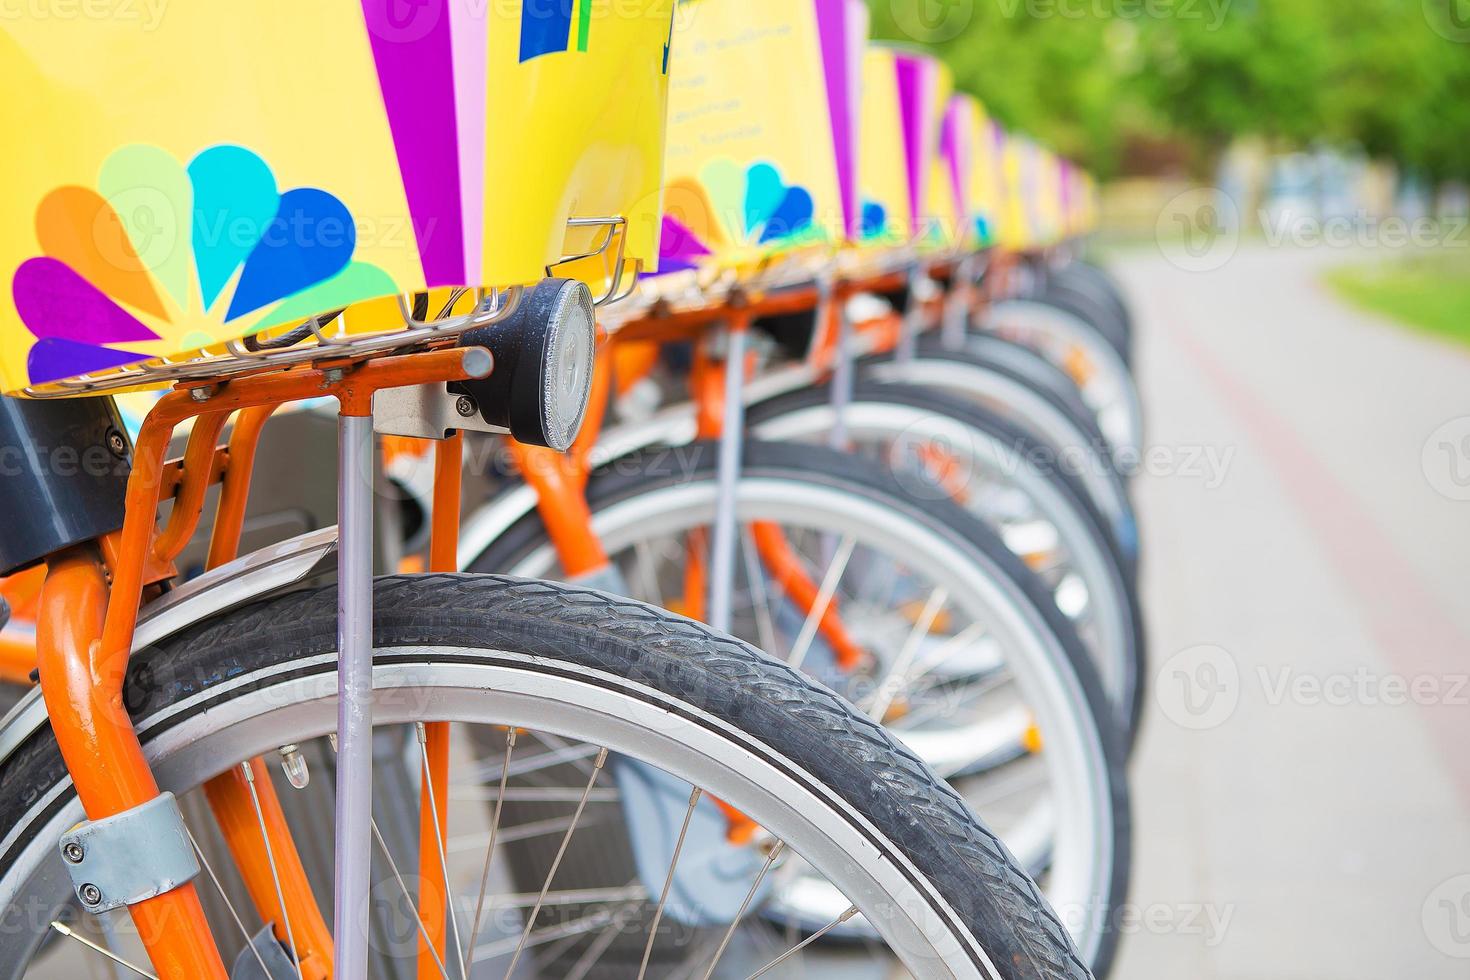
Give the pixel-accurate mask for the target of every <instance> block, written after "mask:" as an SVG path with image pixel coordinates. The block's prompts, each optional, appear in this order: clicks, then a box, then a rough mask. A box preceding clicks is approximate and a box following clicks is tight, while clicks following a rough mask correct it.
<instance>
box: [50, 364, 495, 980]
mask: <svg viewBox="0 0 1470 980" xmlns="http://www.w3.org/2000/svg"><path fill="white" fill-rule="evenodd" d="M470 356H471V352H467V351H463V350H450V349H446V350H438V351H432V352H427V353H422V354H413V355H407V356H400V357H386V358H382V359H380V360H376V361H370V362H366V363H362V364H360V365H350V364H345V365H342V366H341V367H336V368H334V369H331V370H329V369H327V368H325V367H319V368H313V369H298V370H292V371H285V372H281V373H279V374H275V375H263V376H260V377H256V378H245V379H240V380H236V381H232V382H229V383H228V384H226V385H223V386H222V388H221V390H220V391H219V392H218V393H215V392H209V393H207V394H206V396H205V397H204V398H203V399H202V402H203V403H202V404H199V403H197V402H196V399H195V398H194V397H193V393H191V392H189V391H183V390H180V391H175V392H172V393H170V394H168V395H165V396H164V397H163V398H162V399H161V400H160V401H159V402H158V404H157V405H155V406H154V408H153V411H152V412H150V413H149V415H148V418H147V419H146V420H145V421H144V423H143V428H142V432H141V433H140V434H139V437H138V443H137V446H136V447H135V450H134V463H133V471H132V474H131V476H130V477H129V478H128V489H127V507H126V515H127V516H126V518H125V522H124V525H123V529H122V531H121V533H120V534H118V535H114V536H110V537H109V539H105V540H104V541H102V542H101V543H102V545H103V551H104V552H105V553H106V554H107V555H108V558H109V561H108V562H107V566H108V567H104V564H103V561H102V560H101V559H100V558H99V557H98V555H97V554H96V553H95V552H93V551H92V550H91V549H89V548H86V547H81V548H75V549H72V550H70V551H68V552H66V553H63V554H61V555H57V556H53V557H52V559H51V561H50V568H49V571H48V575H47V579H46V584H45V586H44V588H43V590H42V597H41V604H40V608H39V613H38V622H37V638H36V646H37V662H38V665H39V668H40V676H41V693H42V696H43V697H44V699H45V703H46V711H47V715H48V717H49V718H50V722H51V727H52V731H53V732H54V733H55V737H56V740H57V744H58V746H59V747H60V750H61V755H62V759H63V760H64V761H65V763H66V766H67V770H68V771H69V773H70V774H71V777H72V781H73V784H74V785H75V786H76V791H77V797H78V798H79V799H80V801H81V803H82V806H83V809H84V810H85V811H86V813H87V816H88V817H89V818H90V819H92V820H100V819H103V818H106V817H110V816H114V815H116V814H119V813H123V812H125V811H128V810H131V809H134V808H136V807H139V806H142V805H143V804H145V803H148V802H149V801H151V800H153V799H155V798H156V797H157V796H158V792H159V791H158V784H157V782H156V781H155V780H154V778H153V773H152V771H151V770H150V769H149V767H148V763H147V760H146V759H145V758H144V756H143V750H142V746H141V745H140V744H139V742H138V736H137V733H136V732H134V730H133V727H132V721H131V719H130V718H129V717H128V713H127V711H126V709H125V707H124V704H123V682H124V678H125V675H126V671H127V665H128V658H129V655H130V653H131V650H132V644H133V631H134V628H135V627H136V625H137V620H138V610H139V607H140V604H141V601H142V598H143V589H144V586H145V585H148V584H150V583H152V582H156V581H161V580H163V579H165V578H167V577H169V566H170V564H171V562H172V560H173V559H174V558H176V557H177V555H178V550H179V549H181V548H182V547H183V545H184V544H185V543H186V542H187V541H188V539H189V537H190V536H191V535H192V533H193V529H194V527H195V526H196V525H197V521H198V518H199V505H198V504H196V501H202V499H203V493H204V489H205V488H207V486H208V484H209V483H210V482H211V480H212V479H213V477H214V475H215V474H216V465H217V463H218V461H219V453H218V452H217V449H216V447H215V445H214V443H215V441H216V440H217V438H218V433H219V430H220V427H221V426H222V424H223V420H224V419H225V418H227V417H228V415H229V414H230V413H231V412H234V411H237V410H241V409H253V408H259V407H263V406H265V405H275V404H281V403H283V402H286V401H296V400H300V399H305V398H314V397H321V396H329V397H335V398H337V399H338V400H339V401H340V402H341V403H342V406H343V411H344V412H350V413H352V414H356V415H363V414H366V413H370V412H371V398H372V394H373V392H375V391H377V390H379V389H381V388H387V387H399V386H408V385H417V384H428V383H431V382H442V381H459V380H465V379H466V378H467V377H468V376H469V375H468V374H467V369H466V365H467V364H468V363H469V362H468V360H467V358H468V357H470ZM195 416H202V417H201V418H200V420H199V423H198V425H196V429H195V432H194V433H193V434H192V435H191V438H190V446H189V448H188V450H186V454H185V460H186V466H185V468H184V470H183V472H182V473H178V474H174V473H172V472H171V471H170V470H169V468H168V467H166V466H165V465H164V456H165V453H166V452H167V450H168V443H169V439H170V438H171V436H172V433H173V430H174V427H175V426H176V425H177V424H178V423H179V422H182V421H183V420H185V419H187V418H191V417H195ZM175 475H176V476H177V477H178V479H177V482H176V483H175V484H172V485H173V486H176V503H175V507H174V510H173V511H172V513H171V514H170V518H169V521H168V524H167V525H166V526H165V527H164V529H163V530H162V532H157V529H156V524H157V511H158V505H159V502H160V495H161V492H162V490H163V488H164V486H165V481H166V479H171V478H172V477H173V476H175ZM109 568H110V571H111V573H112V580H111V589H110V591H109V589H108V580H107V572H108V570H109ZM265 785H268V784H265ZM257 788H258V789H260V788H263V786H261V785H258V786H257ZM252 810H253V807H252ZM130 912H131V914H132V917H133V921H134V923H135V925H136V926H137V928H138V935H139V938H140V939H141V940H142V942H143V945H144V947H145V949H146V950H147V953H148V956H149V959H150V961H151V962H152V963H153V965H154V967H155V968H156V969H157V971H158V974H159V976H160V977H161V978H162V980H201V978H214V980H225V978H226V977H227V974H226V971H225V967H224V964H223V962H222V961H221V959H220V955H219V951H218V950H217V949H216V947H215V945H214V940H213V937H212V936H211V934H210V930H209V924H208V922H207V921H206V920H205V917H204V911H203V908H202V907H201V905H200V902H199V896H198V893H197V892H196V891H195V889H194V887H193V885H185V886H183V887H180V888H176V889H174V890H172V891H170V892H167V893H165V894H163V895H159V896H158V897H156V898H152V899H148V900H147V901H144V902H140V903H138V904H136V905H133V906H131V907H130ZM293 925H294V922H293ZM328 948H330V946H329V947H328ZM353 980H356V978H353Z"/></svg>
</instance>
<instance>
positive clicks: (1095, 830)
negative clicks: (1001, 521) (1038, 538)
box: [505, 447, 1127, 962]
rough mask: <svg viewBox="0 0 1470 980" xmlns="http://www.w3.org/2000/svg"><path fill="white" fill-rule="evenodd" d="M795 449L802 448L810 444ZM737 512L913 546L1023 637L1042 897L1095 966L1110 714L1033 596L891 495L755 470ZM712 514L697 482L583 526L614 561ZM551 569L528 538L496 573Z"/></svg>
mask: <svg viewBox="0 0 1470 980" xmlns="http://www.w3.org/2000/svg"><path fill="white" fill-rule="evenodd" d="M800 448H801V449H802V451H803V452H810V447H800ZM594 496H595V494H594ZM738 511H739V519H740V520H741V522H742V523H743V522H748V521H750V520H771V521H775V522H778V523H782V522H792V523H802V522H807V521H810V524H809V525H808V526H810V527H812V528H813V529H826V530H829V531H831V532H832V533H839V534H840V533H842V532H843V531H844V529H863V531H864V533H865V535H868V536H867V537H866V540H868V541H872V542H875V543H877V544H881V545H883V546H885V547H887V548H888V549H890V552H902V551H914V550H915V549H921V550H922V551H923V553H924V554H926V555H927V556H928V559H927V561H926V565H927V566H939V567H945V568H947V569H949V570H951V573H953V574H954V575H955V576H956V580H957V582H963V583H965V584H964V585H963V586H960V587H959V588H958V589H957V590H956V591H957V594H963V595H965V596H966V597H967V602H971V603H976V604H977V605H976V606H972V607H971V608H977V609H978V608H979V605H978V604H979V603H983V604H984V608H985V610H986V612H987V614H991V613H993V614H994V615H995V616H996V617H997V620H1004V621H1007V622H1008V624H1009V630H1010V631H1011V633H1012V634H1013V635H1015V636H1026V637H1029V638H1030V639H1028V640H1027V641H1026V642H1025V643H1017V644H1016V645H1015V646H1013V647H1012V648H1011V649H1012V650H1013V651H1017V655H1016V657H1015V660H1014V663H1013V664H1012V666H1013V668H1015V669H1017V673H1018V675H1023V676H1021V677H1020V678H1019V681H1018V682H1019V683H1020V686H1021V687H1022V689H1023V690H1024V691H1025V692H1026V697H1027V700H1028V704H1029V705H1030V706H1032V707H1033V709H1034V708H1035V706H1036V705H1037V704H1044V705H1046V706H1047V707H1046V709H1045V711H1044V713H1043V712H1038V719H1037V720H1038V726H1039V727H1040V728H1041V730H1042V735H1043V738H1044V740H1045V742H1046V745H1047V747H1048V748H1047V751H1046V753H1044V755H1045V756H1046V757H1047V765H1048V766H1055V767H1057V768H1058V769H1060V770H1061V771H1063V772H1065V773H1066V775H1065V776H1063V777H1061V778H1060V779H1056V780H1054V782H1055V783H1056V785H1058V786H1062V787H1065V788H1066V792H1064V793H1060V794H1058V797H1057V798H1056V799H1054V800H1053V802H1052V807H1053V810H1054V811H1055V813H1056V814H1057V819H1058V821H1059V824H1058V826H1059V828H1060V829H1059V831H1058V832H1057V834H1056V837H1055V839H1054V841H1053V844H1052V848H1051V858H1050V868H1051V874H1052V880H1051V882H1050V883H1049V884H1050V888H1049V890H1048V898H1049V899H1050V900H1051V902H1052V905H1053V907H1055V908H1056V909H1057V910H1058V911H1059V912H1060V913H1061V914H1062V916H1063V918H1064V919H1065V921H1066V922H1067V924H1068V925H1069V926H1070V927H1072V929H1073V937H1074V940H1075V941H1076V942H1077V945H1078V946H1079V948H1080V949H1081V951H1082V954H1083V956H1084V959H1086V960H1087V961H1088V962H1095V961H1096V960H1097V958H1098V957H1099V956H1100V955H1102V954H1103V951H1105V950H1107V949H1108V948H1109V946H1110V943H1111V936H1110V935H1109V926H1108V922H1107V919H1108V917H1109V913H1110V909H1111V904H1112V902H1113V901H1114V900H1116V899H1118V898H1119V897H1120V890H1121V884H1122V879H1121V875H1122V874H1123V873H1124V871H1125V870H1126V869H1125V867H1124V865H1126V855H1124V854H1121V853H1119V848H1120V845H1119V837H1118V834H1117V831H1118V829H1119V827H1120V826H1124V827H1126V819H1127V818H1126V812H1124V811H1126V807H1123V808H1122V811H1120V809H1119V807H1120V797H1119V793H1120V792H1121V790H1120V787H1119V786H1118V785H1117V784H1116V782H1115V779H1116V778H1117V777H1118V773H1119V770H1118V767H1116V766H1115V765H1114V764H1113V762H1112V758H1113V753H1114V752H1116V751H1119V750H1117V749H1116V748H1113V747H1112V746H1116V741H1115V734H1114V733H1115V728H1114V726H1113V723H1112V721H1111V719H1110V717H1098V716H1097V714H1096V712H1097V711H1098V710H1100V706H1101V704H1103V702H1100V701H1099V700H1098V699H1097V696H1093V697H1089V695H1088V694H1087V693H1086V692H1085V690H1084V686H1083V681H1082V680H1081V678H1080V677H1079V674H1078V666H1077V665H1076V663H1075V661H1074V660H1073V658H1072V657H1070V656H1069V655H1068V654H1067V653H1066V651H1065V650H1063V649H1062V648H1061V647H1060V645H1058V644H1057V643H1056V641H1055V638H1054V636H1053V635H1052V634H1051V632H1050V627H1049V626H1048V625H1047V624H1046V623H1045V622H1044V621H1042V620H1038V619H1036V618H1035V613H1034V611H1033V610H1034V607H1033V606H1032V605H1031V603H1032V601H1033V600H1032V599H1031V598H1030V597H1028V596H1026V595H1024V594H1021V593H1019V592H1018V591H1017V590H1016V589H1015V588H1014V586H1013V585H1012V584H1011V583H1010V582H1009V580H1008V579H1007V577H1006V575H1005V573H1004V572H1002V571H1001V570H1000V569H998V568H997V567H996V566H994V565H992V564H990V563H989V562H988V560H987V559H985V558H983V557H982V556H978V555H976V554H975V553H974V552H973V551H971V550H970V549H968V548H966V547H965V546H964V545H963V544H962V543H961V542H960V541H959V540H958V539H957V536H955V535H954V534H953V532H948V533H947V532H946V530H945V529H943V528H936V527H934V526H933V525H930V524H927V523H915V522H913V521H912V520H909V519H907V517H908V516H909V514H908V513H907V512H904V511H903V509H902V508H900V507H897V506H895V501H894V500H892V499H891V498H890V499H874V498H872V497H866V496H862V495H859V494H854V493H852V492H849V491H848V490H847V489H846V488H844V487H841V486H837V485H836V484H834V483H830V482H823V478H822V475H821V474H820V473H819V472H811V473H803V474H799V475H798V474H792V473H789V472H787V473H784V474H782V475H780V476H774V475H768V474H767V473H765V472H764V471H763V470H762V468H761V467H760V466H759V465H758V464H757V465H753V466H748V467H747V470H746V472H745V474H744V475H743V477H742V480H741V482H740V484H739V493H738ZM713 513H714V487H713V484H712V482H711V481H710V480H709V479H707V478H706V479H705V480H704V481H703V482H694V481H693V480H690V481H688V482H682V483H680V484H678V485H676V486H668V487H665V488H662V489H660V491H659V492H658V493H636V494H634V495H632V496H631V497H629V498H628V499H621V500H617V501H594V512H593V523H594V527H595V529H596V530H597V532H598V534H599V536H600V537H601V539H602V541H603V543H604V545H605V546H606V547H607V549H608V551H609V553H610V554H617V553H619V552H620V551H622V550H623V549H624V548H625V547H631V546H632V541H633V540H634V538H636V537H637V536H638V535H639V534H641V533H642V530H641V529H646V528H649V527H657V526H659V525H660V523H662V524H663V525H664V526H665V527H668V526H671V525H673V526H678V525H679V524H680V522H685V521H687V526H690V527H693V526H707V525H708V524H709V523H710V519H711V518H712V516H713ZM839 520H840V521H842V523H838V521H839ZM870 532H871V533H870ZM556 567H557V565H556V559H555V556H554V553H553V550H552V548H551V546H550V544H549V543H545V542H544V541H538V542H537V543H536V544H534V545H533V546H532V547H531V548H530V550H529V551H527V552H526V553H524V554H521V555H519V556H517V557H516V558H514V559H513V560H512V561H511V562H510V563H509V565H508V567H507V568H505V570H506V571H508V572H510V573H512V574H517V575H521V574H529V573H534V574H537V575H545V574H548V573H551V572H553V570H554V569H555V568H556ZM1038 641H1039V642H1038ZM1020 651H1024V653H1021V652H1020ZM1088 669H1089V670H1090V668H1088ZM1093 683H1095V681H1094V682H1093ZM1038 692H1045V693H1044V694H1040V693H1038ZM1101 710H1104V711H1105V710H1106V709H1105V708H1101ZM982 816H983V814H982ZM1124 836H1126V831H1125V832H1124ZM1116 859H1121V860H1122V863H1118V860H1116ZM1058 869H1062V870H1060V871H1059V870H1058ZM1033 870H1034V869H1033Z"/></svg>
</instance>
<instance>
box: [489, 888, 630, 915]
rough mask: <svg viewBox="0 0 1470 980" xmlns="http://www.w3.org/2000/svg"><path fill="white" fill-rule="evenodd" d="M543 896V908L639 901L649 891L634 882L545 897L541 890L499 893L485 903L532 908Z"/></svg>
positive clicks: (501, 906)
mask: <svg viewBox="0 0 1470 980" xmlns="http://www.w3.org/2000/svg"><path fill="white" fill-rule="evenodd" d="M538 898H541V899H542V901H541V905H542V907H543V908H550V907H553V906H557V905H607V904H609V903H611V904H615V905H622V904H626V903H627V902H638V901H642V900H644V899H647V898H648V891H647V889H645V888H644V887H643V886H642V885H640V884H638V883H637V882H634V883H633V884H631V885H626V886H624V887H622V888H615V887H614V888H578V889H576V890H574V891H556V892H547V893H546V895H545V896H544V898H543V897H542V895H541V893H540V892H524V893H516V894H511V895H497V896H495V897H494V898H492V899H490V901H489V902H487V903H486V904H485V907H486V908H487V909H517V908H521V909H523V908H530V907H531V906H533V905H535V904H536V900H537V899H538Z"/></svg>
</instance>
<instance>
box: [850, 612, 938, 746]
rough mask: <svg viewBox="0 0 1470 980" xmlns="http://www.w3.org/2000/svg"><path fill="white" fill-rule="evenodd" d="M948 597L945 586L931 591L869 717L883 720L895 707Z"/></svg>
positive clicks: (881, 683)
mask: <svg viewBox="0 0 1470 980" xmlns="http://www.w3.org/2000/svg"><path fill="white" fill-rule="evenodd" d="M948 601H949V590H947V589H945V588H944V587H943V586H940V587H939V588H937V589H935V590H934V591H933V592H931V593H930V594H929V600H928V601H927V602H925V603H924V610H923V611H922V612H921V613H919V616H918V619H917V621H916V622H915V623H914V628H913V629H912V630H911V631H910V632H909V637H908V639H907V640H905V641H904V644H903V648H902V649H901V650H899V652H898V656H897V657H896V658H894V661H893V664H892V665H891V666H890V667H889V668H888V671H887V672H886V673H885V674H884V675H883V679H882V680H881V681H880V682H879V683H878V686H877V688H876V692H877V693H876V694H875V695H874V701H873V706H872V707H871V708H870V709H868V715H869V717H871V718H873V719H875V720H877V721H879V722H881V721H882V720H883V716H884V715H886V714H887V713H888V709H889V708H890V707H892V705H893V702H894V700H896V699H897V697H898V695H899V693H900V691H901V685H903V684H904V683H905V682H906V681H907V680H908V673H909V669H910V668H911V667H912V666H913V663H914V657H916V656H917V655H918V653H919V645H920V644H922V643H923V642H924V638H925V637H927V636H928V635H929V631H930V630H931V629H933V628H934V620H936V619H938V618H939V613H940V611H941V610H942V609H943V608H944V604H945V603H946V602H948Z"/></svg>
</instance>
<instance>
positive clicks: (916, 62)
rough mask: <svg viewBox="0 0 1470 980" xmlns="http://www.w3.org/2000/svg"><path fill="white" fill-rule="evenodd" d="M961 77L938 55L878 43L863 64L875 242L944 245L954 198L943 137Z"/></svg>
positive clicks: (866, 177)
mask: <svg viewBox="0 0 1470 980" xmlns="http://www.w3.org/2000/svg"><path fill="white" fill-rule="evenodd" d="M953 92H954V76H953V74H952V73H951V72H950V71H949V69H948V68H946V67H945V66H944V65H943V64H941V63H940V62H939V61H938V59H936V58H933V57H931V56H929V55H925V54H921V53H918V52H914V51H911V50H908V49H906V48H899V47H890V46H886V45H876V44H875V45H873V46H872V47H870V48H869V50H868V54H867V56H866V58H865V59H864V62H863V113H862V118H863V123H862V140H861V142H862V154H861V164H860V168H859V169H860V173H861V185H862V188H863V232H864V235H863V240H864V242H865V244H868V245H873V246H891V245H909V244H927V245H939V244H943V243H944V240H945V238H946V236H947V234H948V232H946V231H945V230H944V225H945V220H946V216H950V218H951V220H952V211H953V204H952V203H946V201H945V197H946V195H945V194H943V193H940V190H942V188H936V187H935V184H936V182H937V181H939V180H940V176H941V174H940V161H939V138H940V128H941V124H942V122H943V117H944V112H945V107H946V106H947V105H948V102H949V98H950V96H951V94H953Z"/></svg>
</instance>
